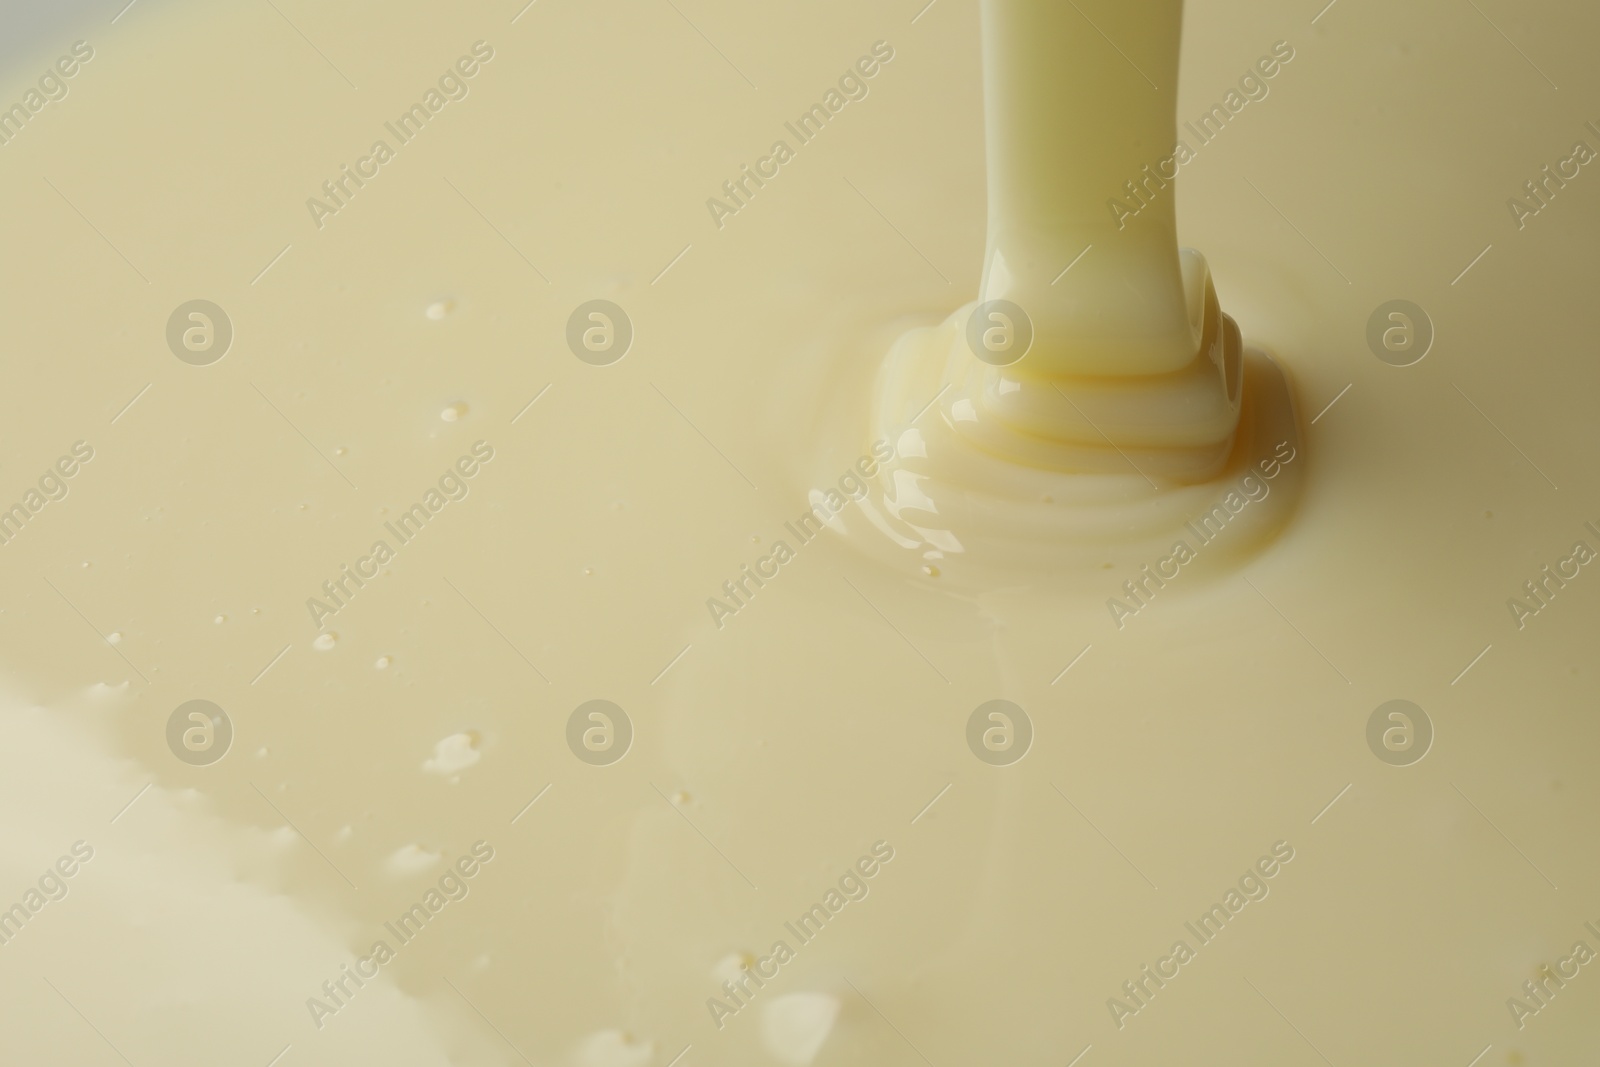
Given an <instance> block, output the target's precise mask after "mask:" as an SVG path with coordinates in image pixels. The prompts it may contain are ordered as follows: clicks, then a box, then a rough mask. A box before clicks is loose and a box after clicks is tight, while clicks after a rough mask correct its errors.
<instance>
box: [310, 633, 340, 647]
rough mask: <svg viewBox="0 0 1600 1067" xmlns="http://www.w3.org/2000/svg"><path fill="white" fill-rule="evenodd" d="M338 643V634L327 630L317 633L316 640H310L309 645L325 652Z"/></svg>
mask: <svg viewBox="0 0 1600 1067" xmlns="http://www.w3.org/2000/svg"><path fill="white" fill-rule="evenodd" d="M338 643H339V635H338V634H336V633H334V632H333V631H332V630H329V631H328V632H327V633H325V634H318V635H317V637H316V640H314V641H312V642H311V647H312V648H314V649H316V650H317V651H318V652H326V651H328V650H329V649H331V648H332V647H333V646H334V645H336V644H338Z"/></svg>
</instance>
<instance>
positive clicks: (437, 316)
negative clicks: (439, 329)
mask: <svg viewBox="0 0 1600 1067" xmlns="http://www.w3.org/2000/svg"><path fill="white" fill-rule="evenodd" d="M455 309H456V302H455V301H454V300H435V301H434V302H433V303H431V304H429V305H428V306H427V308H426V309H425V310H424V311H423V312H422V313H423V314H424V315H426V316H428V318H430V319H432V320H433V321H434V322H438V321H439V320H441V319H443V318H444V317H445V316H447V315H449V314H450V313H451V312H452V311H454V310H455Z"/></svg>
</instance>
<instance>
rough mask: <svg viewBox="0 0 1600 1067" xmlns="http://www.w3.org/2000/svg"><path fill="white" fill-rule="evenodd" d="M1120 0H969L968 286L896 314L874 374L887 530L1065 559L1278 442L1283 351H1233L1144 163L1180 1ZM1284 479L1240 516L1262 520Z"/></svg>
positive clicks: (1166, 161)
mask: <svg viewBox="0 0 1600 1067" xmlns="http://www.w3.org/2000/svg"><path fill="white" fill-rule="evenodd" d="M1119 11H1124V13H1121V14H1116V15H1111V16H1107V17H1106V21H1105V22H1104V24H1103V25H1099V24H1096V23H1094V22H1091V21H1090V20H1089V19H1088V17H1087V16H1085V15H1084V14H1083V13H1082V12H1080V11H1079V10H1078V8H1077V7H1076V6H1075V5H1073V4H1058V3H1054V2H1040V0H983V3H982V25H983V62H984V94H985V99H984V116H985V121H986V126H987V134H986V136H987V167H988V241H987V250H986V255H985V262H984V269H983V279H982V283H981V289H980V292H979V294H978V296H979V299H978V300H977V301H976V302H974V303H973V304H970V305H968V306H967V307H964V308H962V309H960V310H959V311H957V312H956V313H955V314H953V315H952V316H950V317H949V318H948V319H946V320H945V321H944V322H943V323H942V324H940V325H939V326H936V327H931V328H923V329H918V330H913V331H911V332H909V333H907V334H905V335H903V336H902V337H901V338H900V339H899V340H898V341H897V342H896V343H895V345H894V346H893V348H892V350H891V352H890V354H889V357H888V359H887V360H886V361H885V363H884V366H883V369H882V371H881V373H880V376H879V382H878V391H877V397H876V410H875V412H874V415H875V419H876V427H877V429H878V430H879V432H882V433H887V434H889V435H891V436H894V435H895V434H896V433H897V432H898V431H901V430H902V428H904V427H907V426H912V427H913V428H911V429H909V430H905V431H904V434H905V436H903V437H902V438H901V442H900V447H899V448H898V449H897V453H898V455H899V457H900V459H901V464H900V466H899V467H897V468H896V470H895V471H894V472H892V473H891V475H890V476H889V477H888V478H886V479H885V482H884V485H885V500H884V509H883V510H884V511H885V512H886V514H887V516H889V517H891V518H893V519H899V520H901V521H902V523H904V524H905V525H903V526H901V527H899V528H893V527H894V523H893V522H892V521H889V520H888V519H886V520H885V521H884V522H881V523H878V525H879V527H880V529H884V528H885V527H890V528H891V529H886V530H885V532H888V533H889V534H890V539H891V540H895V541H898V542H899V543H900V544H901V547H902V548H905V547H909V546H910V545H911V544H912V543H916V542H919V541H920V542H921V543H922V546H923V547H925V548H931V549H932V551H933V552H935V553H938V554H939V556H940V558H943V557H944V556H947V555H948V554H949V553H950V552H952V551H955V552H966V553H971V552H973V551H974V550H975V545H976V543H978V542H984V541H989V542H991V543H993V544H996V545H998V544H1000V543H1002V542H1004V543H1006V547H1005V548H1004V550H1003V551H1000V552H998V553H997V554H998V555H1010V554H1012V553H1013V551H1014V549H1015V547H1016V545H1017V543H1018V542H1019V541H1025V540H1033V541H1035V542H1041V543H1044V542H1047V543H1048V544H1049V546H1050V552H1051V553H1052V554H1053V555H1054V557H1055V558H1057V559H1058V560H1063V559H1065V558H1066V557H1068V556H1070V555H1071V553H1070V551H1066V552H1065V553H1063V549H1064V548H1065V547H1067V546H1071V545H1078V546H1084V547H1088V548H1090V549H1092V550H1093V551H1091V552H1090V553H1089V554H1090V555H1103V553H1102V552H1100V549H1101V548H1102V547H1109V546H1120V547H1122V548H1126V547H1128V545H1129V544H1130V543H1131V542H1134V541H1143V540H1145V539H1153V540H1154V541H1156V542H1159V541H1161V540H1163V539H1166V538H1167V537H1168V536H1169V534H1170V533H1172V532H1173V531H1175V530H1177V529H1179V528H1180V527H1181V526H1182V525H1183V523H1184V521H1186V517H1187V516H1189V515H1192V514H1195V513H1196V512H1198V511H1201V510H1203V509H1204V506H1205V505H1206V504H1207V502H1208V498H1209V497H1210V496H1214V495H1216V492H1217V490H1218V488H1219V487H1220V486H1221V485H1222V483H1223V482H1224V481H1226V480H1228V479H1230V478H1237V477H1242V476H1243V475H1244V474H1245V473H1247V468H1250V467H1251V466H1252V464H1254V463H1256V462H1257V461H1258V460H1259V457H1258V456H1257V455H1255V453H1258V452H1261V451H1262V450H1263V448H1264V449H1265V450H1266V451H1267V452H1270V451H1271V450H1272V448H1273V446H1274V445H1277V444H1279V443H1280V442H1284V443H1285V447H1287V448H1289V449H1291V450H1292V448H1293V441H1294V439H1295V437H1296V434H1295V430H1294V417H1293V411H1292V405H1291V404H1290V401H1289V391H1288V387H1287V382H1286V381H1285V380H1284V378H1283V375H1282V372H1281V371H1280V370H1278V368H1277V366H1276V364H1274V363H1273V362H1272V361H1271V360H1270V359H1268V358H1267V357H1265V356H1264V355H1255V354H1253V355H1251V356H1250V357H1249V358H1247V357H1246V353H1245V351H1244V347H1243V344H1242V342H1241V339H1240V334H1239V329H1238V327H1237V326H1236V325H1235V324H1234V322H1233V320H1232V319H1230V318H1229V317H1228V316H1226V315H1224V314H1223V313H1222V311H1221V309H1220V307H1219V306H1218V302H1217V296H1216V291H1215V289H1214V287H1213V285H1212V282H1211V275H1210V271H1209V269H1208V268H1207V266H1206V262H1205V259H1204V258H1203V257H1202V256H1201V255H1200V254H1199V253H1198V252H1194V251H1192V250H1189V249H1182V250H1180V249H1179V247H1178V242H1177V224H1176V217H1175V211H1174V206H1173V205H1174V195H1173V194H1174V191H1175V190H1173V189H1172V188H1171V185H1172V182H1171V181H1170V180H1169V178H1168V177H1167V176H1164V175H1163V168H1166V174H1167V175H1172V176H1175V172H1176V168H1175V167H1172V160H1173V156H1174V145H1175V144H1176V143H1177V134H1176V127H1177V121H1176V112H1177V76H1178V51H1179V42H1180V38H1181V36H1182V20H1183V5H1182V2H1181V0H1152V2H1151V3H1148V4H1142V5H1139V7H1138V8H1137V10H1135V9H1132V8H1129V9H1119ZM1179 151H1182V149H1179ZM1134 190H1137V191H1138V193H1139V199H1140V202H1142V203H1144V204H1145V205H1146V206H1145V207H1144V208H1143V209H1142V210H1141V211H1140V212H1139V213H1138V216H1137V218H1133V219H1128V218H1126V217H1121V218H1119V214H1118V213H1117V212H1116V211H1114V210H1112V209H1111V208H1110V207H1108V205H1109V204H1111V203H1113V202H1114V198H1118V197H1122V198H1126V197H1128V196H1130V195H1133V191H1134ZM1125 214H1126V213H1123V215H1124V216H1125ZM1247 395H1248V400H1247V399H1246V398H1247ZM930 397H937V400H936V401H935V402H934V403H933V404H932V405H930V404H929V398H930ZM930 408H931V409H936V410H937V413H938V417H935V415H934V412H933V410H929V409H930ZM923 410H928V414H927V415H926V416H923V415H922V414H921V412H922V411H923ZM1269 437H1270V440H1267V438H1269ZM1296 477H1298V472H1296ZM1290 481H1293V479H1290ZM1293 495H1294V494H1292V493H1287V494H1280V495H1279V498H1278V502H1277V503H1276V504H1274V505H1272V507H1271V508H1262V509H1258V514H1257V516H1256V519H1257V521H1258V522H1260V521H1262V520H1265V519H1267V518H1268V516H1267V515H1266V514H1263V513H1265V512H1269V511H1270V512H1273V513H1274V516H1275V519H1276V520H1277V521H1278V522H1281V519H1282V517H1283V515H1284V514H1285V511H1284V504H1285V502H1286V501H1288V500H1289V499H1291V498H1292V497H1293ZM909 512H916V513H918V514H909ZM935 516H936V517H937V518H935ZM1005 524H1009V526H1010V529H1009V531H1006V530H1002V529H1001V527H1002V526H1003V525H1005ZM963 525H964V526H966V529H965V530H964V531H963V530H962V529H960V528H958V527H960V526H963ZM1270 525H1274V523H1266V524H1264V525H1262V526H1261V530H1262V531H1265V530H1266V529H1267V527H1268V526H1270ZM931 530H933V531H936V532H937V536H934V537H930V536H929V533H930V531H931ZM1244 540H1245V539H1243V538H1241V539H1240V542H1241V545H1242V543H1243V541H1244ZM957 546H959V547H957ZM924 555H925V556H928V555H929V552H926V551H925V552H924ZM1031 558H1032V554H1030V553H1023V554H1022V555H1021V556H1020V557H1018V559H1019V560H1021V559H1031ZM1086 558H1087V557H1086ZM1095 565H1097V566H1098V565H1100V564H1095Z"/></svg>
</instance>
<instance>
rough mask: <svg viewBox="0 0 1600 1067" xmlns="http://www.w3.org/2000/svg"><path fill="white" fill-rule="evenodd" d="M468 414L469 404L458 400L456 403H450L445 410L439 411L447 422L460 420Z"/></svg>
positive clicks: (440, 415)
mask: <svg viewBox="0 0 1600 1067" xmlns="http://www.w3.org/2000/svg"><path fill="white" fill-rule="evenodd" d="M466 414H467V405H465V404H463V403H461V402H460V401H457V402H456V403H454V404H450V405H448V406H447V407H446V408H445V409H444V410H443V411H441V412H439V417H440V418H441V419H443V420H444V421H445V422H458V421H460V420H461V419H462V418H464V417H465V416H466Z"/></svg>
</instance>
